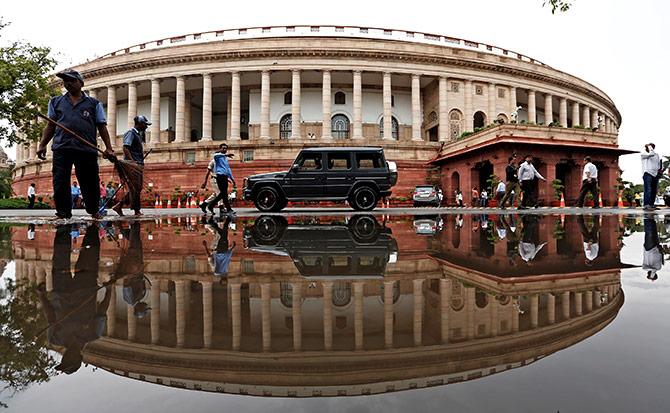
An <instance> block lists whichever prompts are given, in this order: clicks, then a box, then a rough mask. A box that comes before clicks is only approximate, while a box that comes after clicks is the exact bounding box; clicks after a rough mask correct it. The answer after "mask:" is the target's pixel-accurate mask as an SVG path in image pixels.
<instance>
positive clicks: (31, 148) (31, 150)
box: [28, 142, 37, 161]
mask: <svg viewBox="0 0 670 413" xmlns="http://www.w3.org/2000/svg"><path fill="white" fill-rule="evenodd" d="M36 145H37V143H36V142H30V145H28V157H29V158H30V160H31V161H34V160H36V159H37V147H36Z"/></svg>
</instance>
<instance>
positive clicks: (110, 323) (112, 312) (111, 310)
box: [47, 271, 116, 337]
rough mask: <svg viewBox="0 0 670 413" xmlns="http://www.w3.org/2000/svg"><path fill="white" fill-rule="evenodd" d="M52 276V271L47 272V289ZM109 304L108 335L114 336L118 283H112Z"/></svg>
mask: <svg viewBox="0 0 670 413" xmlns="http://www.w3.org/2000/svg"><path fill="white" fill-rule="evenodd" d="M50 278H51V272H50V271H49V272H47V291H51V289H49V285H48V281H49V279H50ZM109 293H110V294H111V295H110V299H109V306H108V307H107V337H114V333H116V285H115V284H112V290H111V291H110V292H109Z"/></svg>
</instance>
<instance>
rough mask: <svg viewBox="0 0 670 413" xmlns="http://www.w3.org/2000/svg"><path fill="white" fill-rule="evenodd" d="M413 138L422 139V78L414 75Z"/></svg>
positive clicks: (415, 139) (414, 139)
mask: <svg viewBox="0 0 670 413" xmlns="http://www.w3.org/2000/svg"><path fill="white" fill-rule="evenodd" d="M412 140H413V141H420V140H422V139H421V79H420V76H419V75H412Z"/></svg>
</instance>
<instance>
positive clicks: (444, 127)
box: [437, 76, 449, 142]
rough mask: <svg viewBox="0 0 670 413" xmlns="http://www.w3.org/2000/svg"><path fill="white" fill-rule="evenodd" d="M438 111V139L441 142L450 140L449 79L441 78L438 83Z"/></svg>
mask: <svg viewBox="0 0 670 413" xmlns="http://www.w3.org/2000/svg"><path fill="white" fill-rule="evenodd" d="M438 99H439V100H438V110H439V111H440V114H439V120H440V123H439V125H438V128H437V129H438V133H437V134H438V137H439V139H440V142H446V141H447V139H449V108H448V107H447V78H446V77H444V76H440V80H439V83H438Z"/></svg>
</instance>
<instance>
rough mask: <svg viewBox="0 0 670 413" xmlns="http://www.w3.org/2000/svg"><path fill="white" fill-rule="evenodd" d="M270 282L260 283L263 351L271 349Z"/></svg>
mask: <svg viewBox="0 0 670 413" xmlns="http://www.w3.org/2000/svg"><path fill="white" fill-rule="evenodd" d="M270 286H271V284H270V283H267V282H265V283H261V331H262V336H263V351H270V350H271V349H272V330H271V325H272V318H271V314H270V306H271V305H272V301H271V298H272V296H271V295H270Z"/></svg>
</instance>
